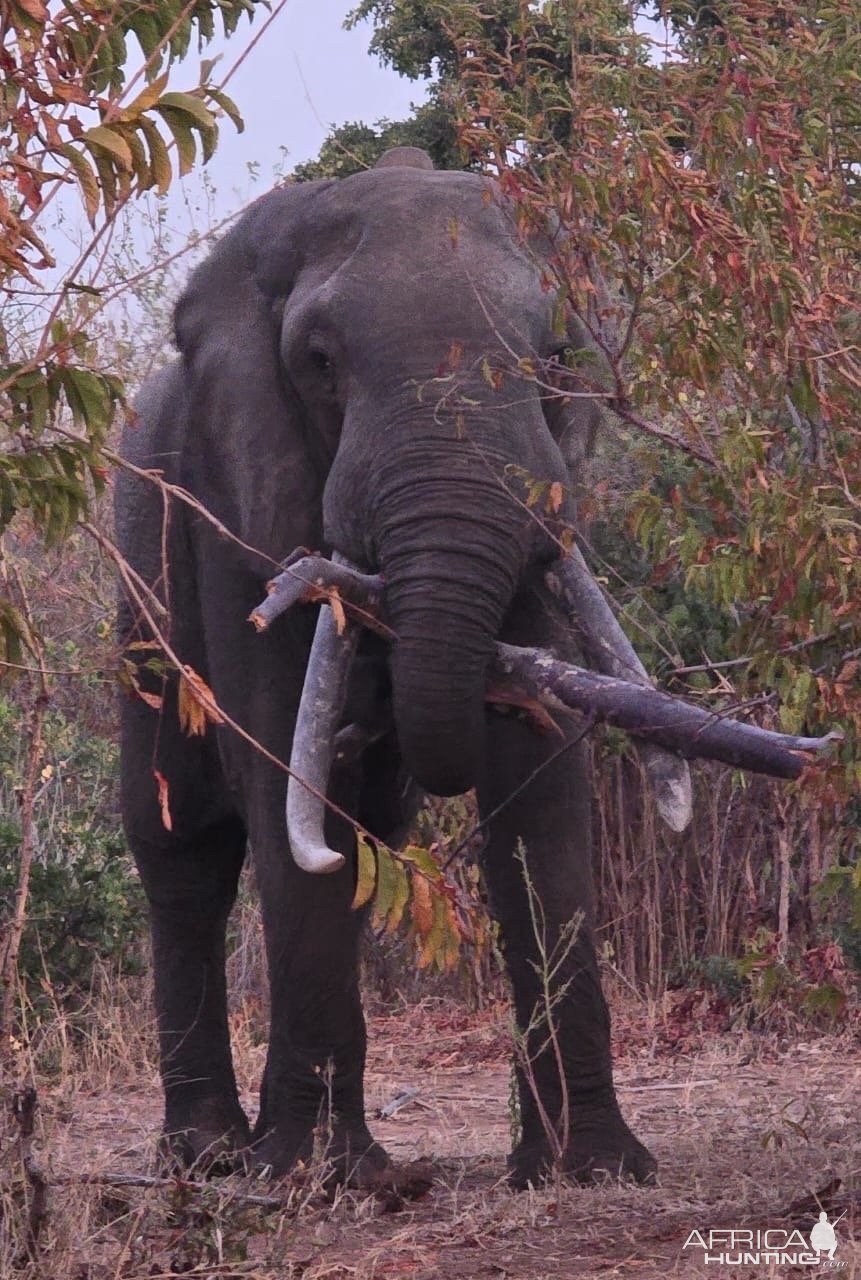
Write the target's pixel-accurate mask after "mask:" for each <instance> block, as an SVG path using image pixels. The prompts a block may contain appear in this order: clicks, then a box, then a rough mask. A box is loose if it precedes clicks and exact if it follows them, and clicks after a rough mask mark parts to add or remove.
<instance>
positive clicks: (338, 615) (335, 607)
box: [326, 587, 347, 636]
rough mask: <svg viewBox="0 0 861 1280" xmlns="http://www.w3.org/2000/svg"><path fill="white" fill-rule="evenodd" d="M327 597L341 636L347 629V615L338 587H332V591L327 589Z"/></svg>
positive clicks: (336, 628) (336, 627)
mask: <svg viewBox="0 0 861 1280" xmlns="http://www.w3.org/2000/svg"><path fill="white" fill-rule="evenodd" d="M326 599H327V600H328V602H329V608H330V609H331V610H332V616H333V617H334V619H335V630H336V631H337V632H338V635H339V636H342V635H343V634H344V632H345V631H346V629H347V615H346V614H345V613H344V606H343V604H342V603H341V597H340V596H339V594H338V588H337V587H332V589H331V591H327V592H326Z"/></svg>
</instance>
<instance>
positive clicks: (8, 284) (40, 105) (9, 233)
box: [0, 0, 254, 662]
mask: <svg viewBox="0 0 861 1280" xmlns="http://www.w3.org/2000/svg"><path fill="white" fill-rule="evenodd" d="M253 11H254V0H218V2H217V3H216V0H195V2H194V3H192V4H187V5H183V4H181V3H180V0H150V2H149V3H146V4H143V5H141V4H136V3H135V4H132V3H120V4H118V5H113V6H110V7H109V8H104V7H102V8H100V7H99V6H97V5H64V6H49V5H47V4H45V3H43V0H16V3H13V4H10V5H7V6H5V7H4V10H3V15H2V18H0V70H2V81H3V84H2V89H0V148H2V165H0V179H2V183H3V186H2V188H0V293H3V294H5V295H6V297H7V298H8V299H9V300H10V302H16V303H18V302H19V301H20V299H19V295H22V294H23V296H24V297H25V298H26V297H27V296H28V290H29V291H30V297H31V298H32V301H33V302H34V303H35V304H36V305H37V308H38V307H39V306H41V305H42V297H41V295H40V292H39V285H38V277H39V273H40V272H44V271H46V270H48V269H52V268H54V266H55V265H56V264H55V261H54V256H53V254H52V252H51V249H50V247H49V245H48V244H47V243H46V242H45V240H44V238H43V232H42V231H41V230H39V227H40V226H43V225H44V224H45V220H46V215H47V214H48V211H49V207H50V205H51V202H52V201H55V200H56V199H57V198H58V197H59V195H60V193H61V192H62V191H63V190H65V189H67V188H69V187H72V188H74V189H76V190H77V192H78V194H79V196H80V200H81V204H82V206H83V209H84V211H85V213H86V216H87V218H88V220H89V222H90V225H91V227H92V228H93V229H94V239H93V242H92V244H91V246H90V249H89V250H87V251H85V252H84V254H83V255H82V257H81V259H80V260H79V263H78V264H77V266H76V267H75V268H73V269H72V271H71V273H70V274H68V275H67V276H66V278H64V279H62V280H61V282H60V289H59V292H58V295H57V301H56V302H55V303H54V304H53V305H51V306H49V307H48V314H47V317H46V319H45V323H44V325H43V326H41V331H40V328H39V327H38V326H37V328H36V329H35V330H33V329H32V327H29V328H27V327H24V326H13V327H8V322H7V327H4V326H3V325H0V432H2V435H0V534H2V532H3V530H4V529H6V528H7V527H8V526H9V524H10V522H11V521H12V520H13V519H14V517H15V516H16V514H17V513H18V512H22V511H26V512H28V513H29V515H30V517H31V518H32V520H33V522H34V524H35V526H36V528H37V529H38V530H39V532H40V533H41V534H42V536H43V537H44V539H45V540H46V542H47V543H48V544H50V543H52V542H56V541H58V540H61V539H63V538H64V537H65V536H67V535H68V533H69V531H70V530H71V529H72V528H73V527H74V525H75V523H76V522H77V521H78V520H79V519H81V518H82V516H84V515H85V514H86V512H87V509H88V506H89V503H90V500H91V499H92V498H93V496H96V495H98V493H99V492H101V490H102V488H103V486H104V482H105V477H106V473H107V467H106V463H105V460H104V458H103V456H102V452H101V451H102V448H103V446H104V443H105V438H106V433H107V431H108V429H109V427H110V425H111V423H112V422H113V420H114V416H115V414H116V411H117V409H119V408H121V407H122V406H123V405H124V388H123V384H122V381H121V380H120V379H119V378H118V377H117V376H116V375H115V374H114V373H112V372H109V371H107V370H105V369H103V368H101V367H100V366H99V361H98V356H97V353H96V351H95V349H94V346H93V343H92V342H91V341H90V340H89V339H88V336H87V326H88V322H89V321H90V320H91V319H92V317H93V316H94V314H95V313H96V312H97V311H98V309H99V307H100V306H101V305H102V300H101V289H100V285H99V282H98V280H97V279H93V280H90V281H88V280H87V279H86V278H85V277H84V276H83V275H82V274H81V273H82V270H83V267H84V264H85V263H86V261H87V258H88V256H89V253H90V252H91V251H92V248H93V247H94V246H95V245H96V244H97V243H98V242H99V240H100V238H101V237H102V236H103V235H104V233H105V231H106V230H107V228H108V227H109V226H110V225H111V222H112V220H113V218H114V216H115V215H116V213H117V212H118V210H119V209H120V208H121V207H122V206H123V205H124V204H125V203H126V202H127V201H128V200H129V199H131V198H133V197H135V196H137V195H140V194H141V193H143V192H146V191H156V192H158V193H159V194H164V193H165V192H166V191H167V190H168V188H169V187H170V185H171V183H172V182H173V180H174V178H175V176H176V175H177V174H179V175H182V174H185V173H188V172H189V170H190V169H191V168H192V166H193V165H194V164H195V162H196V161H197V160H198V159H200V160H201V161H203V162H204V163H205V161H206V160H208V159H209V157H210V156H211V154H212V152H213V150H214V148H215V146H216V143H217V139H218V118H219V117H220V116H225V115H226V116H228V117H229V118H230V119H231V120H232V121H233V123H234V124H235V125H236V126H237V127H238V128H241V127H242V122H241V119H240V117H239V114H238V111H237V109H236V106H235V105H234V103H233V102H232V101H231V100H230V98H229V97H228V96H227V95H226V94H225V93H224V92H223V90H222V89H221V88H219V86H218V85H217V84H216V83H213V82H212V79H211V76H212V71H213V68H214V65H215V64H214V62H213V61H211V60H210V61H204V62H203V64H202V69H201V82H200V84H199V85H197V86H196V87H194V88H192V89H191V90H190V91H187V92H176V91H173V90H170V89H169V88H168V77H169V74H170V69H171V67H172V65H173V64H174V63H175V62H177V61H179V60H181V59H182V58H183V57H184V56H185V54H186V53H187V52H188V50H189V48H190V45H191V40H192V37H193V36H195V35H196V36H197V41H198V45H199V46H202V45H203V44H205V43H206V42H207V41H209V40H210V39H211V38H212V37H213V35H214V34H215V32H216V19H217V18H218V17H219V15H220V22H219V26H220V27H221V29H222V30H223V31H224V33H225V34H229V33H230V32H231V31H233V30H234V29H235V28H236V26H237V24H238V22H239V20H240V18H241V17H242V15H243V14H247V15H249V16H250V15H252V14H253ZM131 41H134V43H135V44H136V45H137V47H138V50H139V52H140V54H141V55H142V57H143V65H142V66H141V69H140V70H139V71H138V72H137V73H136V74H130V73H129V71H128V63H129V59H130V57H131V56H132V55H133V49H134V45H133V44H132V43H130V42H131ZM79 276H80V278H79ZM10 310H11V312H12V314H13V315H18V314H20V310H19V309H13V308H10ZM36 313H37V314H38V312H36ZM31 326H32V322H31ZM22 638H24V631H23V630H22V627H21V626H20V625H19V621H18V619H17V618H16V617H15V615H14V614H13V613H10V611H9V610H8V609H4V612H3V617H2V627H0V660H2V659H4V658H5V659H6V660H7V661H13V662H15V661H19V660H20V655H21V647H20V645H21V640H22Z"/></svg>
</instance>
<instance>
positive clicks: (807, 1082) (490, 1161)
mask: <svg viewBox="0 0 861 1280" xmlns="http://www.w3.org/2000/svg"><path fill="white" fill-rule="evenodd" d="M506 1016H507V1015H506V1014H505V1013H504V1011H503V1010H501V1009H492V1010H489V1011H485V1012H484V1013H482V1014H478V1015H472V1016H470V1015H467V1014H464V1013H462V1012H459V1011H451V1010H448V1011H447V1010H446V1009H445V1008H442V1007H440V1008H436V1009H435V1008H426V1007H420V1008H419V1009H417V1010H413V1011H410V1012H409V1013H406V1014H404V1015H403V1016H400V1017H395V1016H389V1017H377V1018H375V1019H372V1021H371V1026H370V1042H371V1048H370V1060H369V1074H368V1106H369V1112H370V1114H371V1115H372V1116H373V1115H374V1114H375V1112H376V1111H377V1110H378V1109H379V1108H381V1107H385V1106H386V1104H388V1103H391V1102H392V1100H393V1099H394V1098H395V1097H397V1096H398V1095H400V1094H402V1093H403V1092H404V1091H406V1090H416V1091H417V1092H416V1094H415V1096H414V1097H413V1098H412V1099H411V1100H410V1101H409V1102H408V1103H407V1104H406V1105H404V1106H402V1107H401V1109H400V1110H398V1111H397V1112H396V1113H395V1114H394V1115H393V1116H390V1117H389V1118H386V1119H380V1118H377V1119H374V1120H372V1127H373V1129H374V1131H375V1133H376V1135H377V1136H378V1137H379V1138H380V1139H381V1140H382V1141H383V1142H384V1143H385V1145H386V1147H387V1148H388V1150H389V1152H390V1153H391V1155H392V1156H393V1157H394V1158H395V1159H396V1160H397V1161H398V1162H408V1161H414V1160H416V1159H418V1158H420V1157H421V1158H426V1159H429V1160H430V1161H432V1168H433V1177H434V1181H433V1185H432V1187H431V1189H430V1190H429V1191H428V1192H427V1194H425V1195H424V1196H423V1197H422V1198H421V1199H418V1200H415V1201H407V1202H404V1203H403V1204H401V1205H394V1206H393V1205H392V1203H391V1202H388V1203H384V1202H382V1201H380V1200H375V1199H374V1198H369V1197H367V1196H366V1197H359V1196H357V1195H355V1194H353V1193H344V1194H342V1195H339V1196H337V1197H336V1199H335V1201H334V1203H331V1202H328V1201H327V1200H326V1199H325V1197H324V1196H323V1195H322V1194H321V1193H320V1191H319V1188H318V1187H315V1186H314V1185H313V1184H312V1183H309V1184H308V1185H306V1186H304V1187H303V1186H298V1187H294V1188H292V1189H290V1190H289V1191H287V1192H285V1191H284V1189H283V1188H280V1189H279V1188H276V1187H267V1186H266V1185H265V1184H264V1185H261V1183H260V1182H259V1181H257V1182H251V1181H249V1180H244V1181H240V1180H237V1179H222V1180H220V1181H213V1183H212V1184H211V1185H210V1188H209V1189H208V1190H207V1191H206V1192H204V1193H197V1192H186V1191H184V1190H183V1189H182V1188H181V1187H178V1186H165V1185H154V1186H149V1187H147V1186H145V1187H143V1188H134V1187H133V1188H121V1187H118V1186H116V1185H112V1186H107V1187H106V1186H100V1187H95V1186H91V1185H90V1186H88V1185H86V1184H85V1183H83V1182H81V1181H79V1179H81V1178H83V1177H90V1176H92V1175H98V1174H99V1173H107V1174H108V1176H109V1177H111V1178H114V1179H116V1178H117V1177H118V1176H119V1175H123V1174H127V1175H132V1176H136V1175H140V1174H142V1173H144V1174H146V1173H149V1174H150V1175H152V1174H153V1173H155V1172H156V1169H155V1163H154V1150H155V1132H156V1130H157V1126H158V1121H159V1095H158V1085H157V1081H156V1079H155V1078H154V1077H152V1078H148V1079H145V1080H140V1081H136V1082H134V1083H133V1084H130V1085H128V1086H124V1087H123V1088H122V1089H121V1090H119V1091H118V1090H116V1089H114V1090H113V1091H111V1092H105V1091H104V1090H103V1089H100V1088H90V1089H88V1088H87V1087H86V1082H83V1085H82V1087H80V1088H78V1089H77V1090H76V1091H75V1093H74V1094H73V1095H70V1094H69V1093H68V1091H67V1092H66V1093H65V1094H64V1095H63V1096H60V1095H57V1096H51V1095H47V1096H44V1095H43V1098H42V1103H41V1108H42V1125H43V1137H42V1141H41V1145H40V1148H39V1159H40V1160H41V1162H42V1163H43V1165H44V1166H45V1168H46V1169H47V1171H48V1176H49V1182H50V1183H52V1184H53V1185H52V1186H51V1189H50V1197H51V1201H50V1208H51V1217H50V1219H49V1221H48V1226H47V1227H46V1228H45V1230H46V1232H47V1233H48V1237H50V1232H51V1231H53V1232H54V1233H55V1235H58V1234H61V1233H62V1232H63V1231H65V1232H66V1233H67V1235H68V1240H67V1251H66V1252H56V1258H57V1259H58V1260H59V1258H60V1257H61V1256H63V1257H67V1258H68V1261H67V1262H66V1263H64V1264H63V1266H64V1267H65V1268H68V1269H67V1270H64V1271H63V1272H62V1276H63V1280H65V1275H68V1276H69V1277H70V1278H71V1280H102V1278H103V1277H105V1278H107V1277H113V1278H114V1280H119V1278H120V1277H124V1278H127V1280H128V1278H134V1280H137V1278H138V1277H141V1278H142V1277H144V1276H148V1277H154V1276H158V1277H168V1276H178V1275H189V1274H191V1275H197V1276H200V1275H204V1276H208V1277H213V1278H214V1277H254V1278H255V1280H270V1278H272V1280H275V1277H278V1280H293V1278H294V1277H297V1278H298V1277H302V1278H303V1280H396V1278H398V1277H410V1278H411V1280H462V1278H464V1277H476V1278H477V1280H478V1278H481V1280H484V1278H485V1277H487V1278H488V1280H490V1278H491V1277H494V1278H496V1280H557V1278H558V1280H563V1278H564V1280H567V1278H568V1277H584V1278H589V1277H596V1278H597V1277H611V1276H629V1277H639V1278H642V1280H658V1278H659V1277H665V1276H680V1277H686V1276H697V1275H701V1274H702V1275H708V1276H715V1277H722V1276H730V1275H731V1276H735V1277H739V1278H741V1277H744V1280H747V1278H748V1277H765V1276H781V1277H783V1276H796V1275H808V1276H809V1275H825V1274H831V1273H832V1272H836V1274H838V1275H840V1276H842V1277H846V1278H847V1280H849V1278H850V1277H856V1276H861V1240H859V1237H861V1230H859V1218H861V1192H859V1180H861V1124H859V1120H861V1054H859V1052H858V1045H857V1042H853V1041H852V1039H851V1038H850V1037H849V1036H848V1035H846V1034H844V1035H842V1036H841V1037H839V1038H837V1037H823V1038H820V1039H811V1040H808V1041H806V1042H805V1041H802V1042H798V1041H793V1042H792V1043H781V1042H780V1041H779V1040H774V1039H772V1040H770V1041H769V1040H762V1041H761V1040H757V1039H756V1038H754V1037H752V1036H750V1035H744V1036H742V1035H727V1034H724V1035H717V1036H716V1035H710V1034H704V1035H701V1036H696V1037H693V1039H692V1040H691V1041H689V1042H685V1041H681V1042H680V1041H679V1040H678V1039H676V1040H674V1041H670V1042H662V1041H661V1039H660V1037H653V1039H652V1042H651V1043H648V1042H643V1043H633V1042H632V1041H628V1040H627V1039H626V1036H625V1031H624V1028H621V1029H620V1030H618V1031H617V1040H618V1041H619V1043H618V1044H617V1080H618V1086H619V1094H620V1098H621V1102H622V1106H623V1109H624V1111H625V1114H626V1116H627V1118H628V1120H629V1122H630V1123H631V1125H632V1127H633V1128H634V1130H635V1131H636V1132H637V1133H638V1135H639V1136H640V1137H641V1138H643V1139H644V1140H645V1141H646V1142H647V1144H648V1145H649V1146H650V1148H651V1149H652V1151H653V1152H654V1153H655V1155H656V1156H657V1157H658V1160H659V1162H660V1166H661V1175H660V1183H659V1185H658V1186H657V1187H655V1188H650V1189H643V1188H633V1187H620V1186H611V1187H606V1188H600V1189H583V1188H577V1187H564V1188H563V1189H562V1190H561V1194H559V1192H558V1191H557V1189H555V1188H554V1187H546V1188H543V1189H541V1190H539V1191H535V1192H528V1193H525V1194H520V1195H517V1194H513V1193H511V1192H510V1191H509V1190H508V1189H507V1187H506V1185H505V1180H504V1179H505V1155H506V1152H507V1151H508V1149H509V1146H510V1084H511V1076H510V1071H509V1066H508V1063H507V1059H506V1053H507V1051H506V1044H507V1039H506V1027H505V1018H506ZM262 1053H263V1049H262V1047H261V1048H260V1049H259V1053H258V1055H257V1056H258V1058H262ZM254 1057H255V1055H254V1054H252V1055H251V1058H250V1060H245V1061H243V1062H242V1064H241V1070H242V1073H243V1074H244V1075H247V1077H248V1078H247V1084H248V1086H249V1088H250V1085H251V1079H252V1078H253V1076H254V1075H255V1074H256V1072H257V1071H258V1070H259V1066H260V1061H259V1060H257V1061H255V1060H254ZM246 1101H247V1102H248V1105H249V1109H250V1110H252V1111H253V1103H252V1099H251V1097H250V1096H249V1097H248V1098H247V1099H246ZM276 1192H277V1195H278V1196H279V1197H282V1199H283V1205H282V1206H281V1207H279V1208H277V1209H275V1208H273V1207H271V1206H263V1207H260V1206H256V1205H254V1204H253V1203H251V1202H250V1201H249V1200H248V1197H249V1196H251V1195H254V1194H258V1195H259V1194H262V1195H266V1196H275V1195H276ZM817 1195H818V1199H817ZM820 1209H825V1210H826V1211H827V1212H828V1214H829V1218H830V1220H831V1221H833V1222H834V1221H836V1222H837V1225H836V1232H837V1240H838V1247H837V1249H836V1251H835V1256H834V1260H833V1262H832V1263H830V1264H828V1265H827V1266H826V1265H822V1266H802V1265H799V1266H795V1267H794V1266H792V1265H788V1266H777V1265H776V1264H774V1263H773V1262H771V1263H770V1262H768V1261H767V1260H766V1261H765V1262H759V1263H757V1264H755V1265H749V1264H741V1265H721V1264H719V1263H710V1264H709V1265H704V1255H703V1250H702V1248H700V1247H697V1246H696V1245H692V1246H690V1247H688V1248H685V1247H684V1246H685V1242H686V1241H687V1239H688V1237H689V1236H690V1234H691V1232H692V1231H695V1230H696V1231H699V1232H701V1233H702V1235H703V1236H705V1235H706V1234H707V1233H708V1231H709V1230H714V1231H716V1230H718V1229H724V1230H727V1229H731V1228H734V1229H738V1230H742V1229H753V1230H756V1229H759V1230H763V1231H764V1230H766V1229H779V1228H782V1229H786V1230H792V1229H799V1230H801V1231H802V1232H804V1233H805V1237H806V1238H809V1233H810V1229H811V1227H812V1226H813V1224H814V1222H815V1221H816V1219H817V1217H818V1215H819V1210H820ZM837 1220H839V1221H837ZM48 1243H49V1244H50V1240H49V1239H48ZM54 1243H55V1246H56V1249H57V1250H58V1249H59V1243H58V1242H57V1241H55V1242H54ZM49 1256H50V1255H49ZM838 1264H839V1265H838ZM46 1265H47V1263H46ZM33 1274H40V1275H42V1274H44V1275H51V1276H53V1277H56V1280H61V1272H60V1270H58V1269H57V1264H55V1265H54V1268H53V1269H51V1267H48V1269H47V1271H46V1270H44V1269H43V1270H42V1271H37V1272H33Z"/></svg>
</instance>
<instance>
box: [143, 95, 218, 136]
mask: <svg viewBox="0 0 861 1280" xmlns="http://www.w3.org/2000/svg"><path fill="white" fill-rule="evenodd" d="M155 109H156V111H160V112H161V113H162V114H164V112H165V110H168V111H179V112H181V113H182V114H183V115H187V116H191V118H192V120H193V121H194V122H195V124H196V125H197V127H198V128H199V129H201V130H204V129H212V128H214V126H215V116H214V115H213V114H212V112H211V111H210V110H209V107H207V105H206V103H205V102H203V101H202V99H200V98H198V97H197V96H196V95H195V94H193V93H165V94H163V95H162V97H161V98H160V99H159V101H158V102H157V103H156V104H155Z"/></svg>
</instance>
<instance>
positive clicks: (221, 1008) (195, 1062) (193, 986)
mask: <svg viewBox="0 0 861 1280" xmlns="http://www.w3.org/2000/svg"><path fill="white" fill-rule="evenodd" d="M130 843H131V845H132V848H133V851H134V854H135V859H136V861H137V864H138V867H139V869H140V872H141V876H142V879H143V882H144V887H145V889H146V893H147V897H148V899H149V906H150V917H151V928H152V949H153V968H154V978H155V1003H156V1012H157V1015H158V1025H159V1047H160V1059H161V1074H162V1081H163V1085H164V1096H165V1121H164V1142H163V1149H164V1151H165V1153H166V1154H167V1155H168V1156H169V1158H170V1159H171V1160H176V1161H179V1163H180V1164H181V1165H184V1166H186V1165H190V1164H193V1163H196V1162H198V1161H202V1162H204V1163H206V1164H212V1163H220V1162H221V1161H222V1160H224V1159H225V1158H227V1159H229V1160H232V1158H233V1156H234V1155H235V1153H236V1152H238V1151H241V1150H242V1149H244V1148H245V1147H247V1145H248V1139H249V1131H248V1122H247V1120H246V1118H245V1114H244V1112H243V1110H242V1108H241V1106H240V1104H239V1097H238V1094H237V1089H236V1081H235V1078H234V1074H233V1062H232V1057H231V1052H230V1034H229V1028H228V1021H227V998H226V987H225V972H224V962H225V929H226V925H227V917H228V915H229V913H230V909H231V907H232V905H233V901H234V898H235V896H236V886H237V880H238V877H239V872H240V869H241V866H242V862H243V858H244V853H245V832H244V830H243V828H242V826H241V824H240V823H239V822H238V821H236V820H234V819H226V820H224V821H223V822H221V823H219V824H217V825H215V826H213V827H210V828H209V829H207V830H205V831H203V832H201V833H200V834H199V835H197V836H195V837H193V838H188V839H186V840H185V841H176V840H174V841H167V840H165V841H164V843H163V844H161V845H155V844H150V843H145V842H142V841H139V840H137V839H135V837H134V836H132V837H131V839H130Z"/></svg>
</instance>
